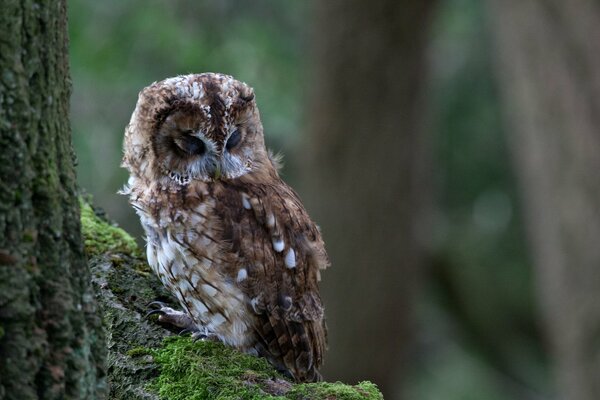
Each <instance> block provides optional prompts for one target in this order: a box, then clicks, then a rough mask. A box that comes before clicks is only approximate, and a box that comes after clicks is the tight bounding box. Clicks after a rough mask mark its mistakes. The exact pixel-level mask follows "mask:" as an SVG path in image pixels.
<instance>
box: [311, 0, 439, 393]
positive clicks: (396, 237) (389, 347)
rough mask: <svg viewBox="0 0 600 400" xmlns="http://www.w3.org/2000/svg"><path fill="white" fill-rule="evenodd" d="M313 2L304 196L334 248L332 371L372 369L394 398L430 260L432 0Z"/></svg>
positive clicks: (344, 376)
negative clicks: (423, 246) (427, 118)
mask: <svg viewBox="0 0 600 400" xmlns="http://www.w3.org/2000/svg"><path fill="white" fill-rule="evenodd" d="M315 3H316V4H315V7H316V10H315V17H316V24H315V29H314V40H313V42H314V43H315V49H314V55H313V58H314V71H313V72H314V76H313V77H312V79H311V81H310V86H311V87H312V89H313V90H312V94H311V95H310V99H309V110H308V111H309V115H310V117H311V121H312V126H311V128H310V132H309V133H310V137H309V140H310V143H309V146H308V148H307V149H306V151H305V152H304V153H303V157H306V162H305V166H306V174H305V175H304V178H305V180H306V182H305V186H306V190H305V191H304V193H303V197H306V200H307V204H308V206H309V209H310V210H311V212H312V214H313V215H314V217H315V219H316V220H317V221H318V222H319V224H320V226H321V227H322V229H323V232H324V236H325V240H326V246H327V249H328V252H329V254H330V256H331V259H332V268H331V269H329V270H327V271H325V272H324V274H323V277H324V279H323V283H322V288H323V296H324V303H325V306H326V315H327V319H328V325H329V327H330V336H329V342H330V346H329V347H330V348H329V351H328V353H327V355H326V357H325V369H324V374H325V377H326V378H328V379H341V380H344V381H347V382H352V381H356V380H357V379H360V378H368V379H372V380H373V381H375V382H376V383H377V384H378V385H380V387H381V388H382V390H383V392H384V394H385V395H386V397H389V396H390V395H391V394H395V393H397V390H399V389H398V378H400V377H401V375H402V367H403V366H405V365H404V364H405V363H406V358H405V354H406V351H407V349H408V348H409V346H410V331H411V329H410V326H411V307H412V306H411V302H412V295H413V292H414V291H415V285H416V284H417V278H416V270H417V269H418V267H419V265H421V262H422V253H421V251H420V250H419V244H418V240H417V235H418V232H419V231H420V230H421V228H422V226H421V225H420V224H421V221H420V218H419V217H420V213H421V211H422V210H423V208H422V206H423V204H424V203H423V202H422V198H423V194H424V193H426V192H427V191H428V184H427V177H426V174H424V173H423V168H422V167H423V165H424V164H423V162H424V160H425V159H426V157H425V156H424V155H425V154H426V150H425V147H426V146H425V142H426V140H425V136H424V135H423V133H424V132H423V124H422V123H421V122H423V120H422V118H424V113H423V104H424V102H423V86H424V85H423V83H424V78H425V75H426V74H425V72H426V68H425V62H424V58H425V57H424V53H425V51H424V50H425V47H426V37H427V32H428V26H429V19H430V14H431V11H432V9H433V6H434V3H435V1H433V0H428V1H422V0H415V1H405V2H399V1H395V0H384V1H376V2H372V1H371V2H365V1H362V0H352V1H339V0H337V1H318V2H315Z"/></svg>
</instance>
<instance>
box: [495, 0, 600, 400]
mask: <svg viewBox="0 0 600 400" xmlns="http://www.w3.org/2000/svg"><path fill="white" fill-rule="evenodd" d="M490 19H491V21H492V26H493V31H494V34H495V38H496V44H497V49H498V52H497V54H498V58H497V64H498V72H499V78H500V83H501V87H502V89H503V95H504V99H505V103H506V111H507V116H508V121H509V123H510V124H511V128H512V137H511V138H510V139H511V141H512V143H511V145H512V150H513V153H514V160H515V166H516V171H517V174H518V175H519V178H520V183H521V186H522V193H523V200H524V203H525V211H526V220H527V221H528V227H529V236H530V239H531V245H532V250H533V256H534V261H535V266H536V271H537V286H538V289H539V299H540V304H541V308H542V311H543V313H544V317H545V321H546V328H547V332H548V339H549V343H550V346H551V349H552V352H553V356H554V359H555V362H556V374H557V378H558V382H559V384H560V391H561V392H562V396H561V398H565V399H571V400H591V399H598V398H600V380H599V379H598V371H600V352H598V343H599V341H600V297H599V296H600V295H599V294H600V269H599V266H600V246H599V245H598V238H600V180H599V178H598V171H600V151H599V150H600V132H599V127H600V5H599V4H598V2H595V1H591V0H572V1H562V0H550V1H542V0H528V1H522V0H492V1H490Z"/></svg>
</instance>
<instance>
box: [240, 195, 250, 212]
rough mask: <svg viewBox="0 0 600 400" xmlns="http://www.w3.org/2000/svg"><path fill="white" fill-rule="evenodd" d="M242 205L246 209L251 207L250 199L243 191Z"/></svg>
mask: <svg viewBox="0 0 600 400" xmlns="http://www.w3.org/2000/svg"><path fill="white" fill-rule="evenodd" d="M242 205H243V206H244V208H245V209H246V210H250V209H251V208H252V206H251V205H250V199H249V198H248V195H246V194H245V193H242Z"/></svg>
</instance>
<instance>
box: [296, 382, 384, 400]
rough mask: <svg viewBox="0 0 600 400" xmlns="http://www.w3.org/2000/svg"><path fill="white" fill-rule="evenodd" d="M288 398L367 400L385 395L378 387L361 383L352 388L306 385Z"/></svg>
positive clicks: (343, 385) (322, 383)
mask: <svg viewBox="0 0 600 400" xmlns="http://www.w3.org/2000/svg"><path fill="white" fill-rule="evenodd" d="M286 397H287V398H288V399H298V400H300V399H337V400H365V399H369V400H371V399H373V400H374V399H381V400H383V395H382V394H381V392H380V391H379V389H378V388H377V385H375V384H374V383H371V382H360V383H359V384H358V385H355V386H350V385H346V384H344V383H341V382H335V383H329V382H319V383H304V384H299V385H295V386H294V387H292V390H290V391H289V392H288V393H287V394H286Z"/></svg>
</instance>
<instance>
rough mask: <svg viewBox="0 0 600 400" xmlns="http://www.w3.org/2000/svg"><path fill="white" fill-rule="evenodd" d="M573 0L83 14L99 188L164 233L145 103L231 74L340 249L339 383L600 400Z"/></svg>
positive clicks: (590, 116) (334, 344)
mask: <svg viewBox="0 0 600 400" xmlns="http://www.w3.org/2000/svg"><path fill="white" fill-rule="evenodd" d="M566 3H568V4H571V6H572V7H570V6H568V5H565V4H561V3H560V2H558V1H542V0H538V1H534V0H530V1H525V2H519V0H511V1H502V0H496V1H492V0H490V1H479V0H438V1H433V0H427V1H421V0H414V1H393V0H379V1H370V2H364V1H358V0H352V1H347V2H340V1H337V2H336V1H331V2H316V3H313V2H309V1H304V0H293V1H292V0H290V1H276V0H258V1H252V2H248V1H242V0H238V1H235V0H226V1H225V0H222V1H192V0H189V1H166V0H163V1H158V0H153V1H147V0H132V1H126V2H124V1H118V0H105V1H97V2H92V1H73V2H70V4H69V7H70V9H69V29H70V57H71V74H72V79H73V96H72V113H71V115H72V127H73V140H74V143H75V147H76V153H77V156H78V175H79V181H80V184H81V186H82V187H83V188H84V189H85V190H87V191H88V192H89V193H91V194H93V196H94V198H95V202H96V203H97V204H98V205H99V206H101V207H103V208H104V209H105V210H106V211H107V212H108V213H109V215H110V216H111V217H112V218H113V219H115V220H116V221H118V223H119V224H120V225H121V226H123V227H124V228H126V229H127V230H128V231H129V232H131V233H133V234H134V235H136V236H137V238H138V239H139V240H140V242H142V238H141V229H140V226H139V222H138V219H137V217H136V216H135V214H134V213H133V211H132V209H131V207H129V205H128V204H127V201H126V198H125V197H123V196H119V195H117V191H118V190H119V189H120V188H121V187H122V185H123V184H124V183H125V181H126V177H127V176H126V172H125V171H124V170H123V169H121V168H119V164H120V159H121V155H122V151H121V145H122V137H123V131H124V128H125V125H126V124H127V122H128V121H129V117H130V115H131V112H132V111H133V108H134V106H135V103H136V100H137V93H138V92H139V90H140V89H141V88H143V87H144V86H147V85H148V84H150V83H152V82H153V81H156V80H161V79H164V78H166V77H170V76H174V75H178V74H186V73H195V72H205V71H213V72H224V73H228V74H231V75H233V76H235V77H236V78H238V79H240V80H242V81H245V82H247V83H248V84H250V85H251V86H253V87H254V88H255V91H256V95H257V101H258V105H259V107H260V110H261V115H262V120H263V124H264V127H265V134H266V140H267V144H268V146H269V147H271V148H272V149H273V150H275V151H280V152H282V153H283V154H284V155H285V159H284V161H285V168H284V171H283V176H284V179H285V180H286V181H288V183H290V184H291V185H292V186H294V187H296V188H298V189H299V192H300V195H301V197H302V198H303V199H304V200H305V201H306V204H307V207H308V208H309V212H310V213H311V215H313V217H314V218H315V219H316V221H317V222H318V223H320V225H321V227H322V229H323V231H324V236H325V240H326V243H327V244H328V249H329V251H330V253H331V256H332V261H333V266H332V268H331V269H330V270H328V271H326V272H325V273H324V274H323V278H324V280H323V285H322V286H323V291H324V293H323V296H324V299H325V305H326V308H327V312H328V314H327V316H328V321H329V322H328V323H329V328H330V331H331V340H330V341H331V343H330V351H329V353H328V356H327V357H326V368H325V378H326V379H328V380H334V379H341V380H346V381H353V380H357V379H370V380H373V381H375V382H376V383H378V384H379V385H380V386H381V387H382V389H383V390H384V393H385V394H386V398H405V399H415V400H429V399H431V400H434V399H445V400H454V399H456V400H459V399H460V400H464V399H486V400H508V399H532V400H534V399H555V398H563V397H562V396H565V397H564V398H569V399H592V398H600V393H599V392H598V391H597V390H598V383H597V382H595V383H594V381H597V380H598V379H596V378H597V377H598V371H600V361H599V357H598V350H599V348H598V339H600V329H599V328H600V325H599V323H598V320H599V319H600V318H599V313H600V310H599V308H600V299H597V298H595V297H586V296H587V294H589V293H593V292H594V291H597V289H598V288H599V286H600V285H598V276H597V275H598V274H597V273H594V269H593V267H597V266H598V262H599V260H600V256H598V254H596V252H597V251H598V250H596V248H597V247H599V246H597V240H598V237H600V236H599V235H597V234H596V233H598V232H597V230H598V228H599V227H598V222H599V221H598V203H597V200H598V193H599V192H600V191H599V190H598V183H595V184H594V181H596V180H597V171H598V169H597V168H596V169H594V168H591V167H593V166H596V167H597V166H598V157H597V156H595V155H594V154H593V153H594V152H593V149H598V147H597V144H598V143H597V142H596V141H597V136H598V135H597V129H598V125H597V124H594V122H598V121H594V118H595V119H596V120H597V119H598V118H599V116H598V103H596V102H597V99H598V94H600V93H598V90H600V85H599V82H600V80H599V79H597V77H598V71H600V68H597V67H599V66H600V65H599V64H598V62H599V57H600V49H598V45H597V44H598V43H600V40H599V39H600V37H599V36H598V34H597V33H598V26H599V24H597V23H596V24H594V21H596V22H598V21H599V20H600V14H599V12H598V6H597V4H596V5H595V6H594V5H592V3H591V2H586V1H583V0H581V1H579V0H577V1H573V2H566ZM572 3H577V4H572ZM594 18H596V19H595V20H594ZM594 66H595V67H596V68H595V70H594ZM594 91H596V92H594ZM594 95H596V96H595V97H594ZM536 96H538V97H539V98H541V100H539V101H538V97H536ZM561 99H566V100H565V101H562V100H561ZM593 99H596V102H593ZM590 104H591V105H590ZM594 106H595V107H596V109H595V110H594V108H593V107H594ZM564 115H569V117H568V118H567V117H563V116H564ZM566 132H570V133H571V135H573V136H569V135H567V134H566ZM576 133H577V134H576ZM592 133H595V134H596V135H595V136H596V138H594V137H593V135H592ZM573 137H574V138H575V139H572V138H573ZM596 153H597V151H596ZM592 172H593V173H592ZM594 174H596V175H594ZM594 201H596V202H594ZM565 210H566V211H565ZM581 210H586V211H581ZM563 216H564V219H563ZM584 227H585V228H584ZM564 240H567V241H568V243H567V244H564ZM595 242H596V243H595ZM563 250H564V251H563ZM575 255H577V256H575ZM567 266H568V267H569V268H567ZM570 271H575V272H572V273H573V276H571V275H570V273H571V272H570ZM565 281H566V282H568V285H567V287H566V288H563V287H562V286H561V282H565ZM580 285H582V286H580ZM582 287H583V289H581V290H580V288H582ZM586 293H587V294H586ZM557 314H558V316H557ZM565 316H566V317H565ZM583 321H585V323H584V322H583ZM561 329H562V330H561ZM586 354H589V356H586ZM586 357H587V359H586ZM576 388H579V389H576Z"/></svg>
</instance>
